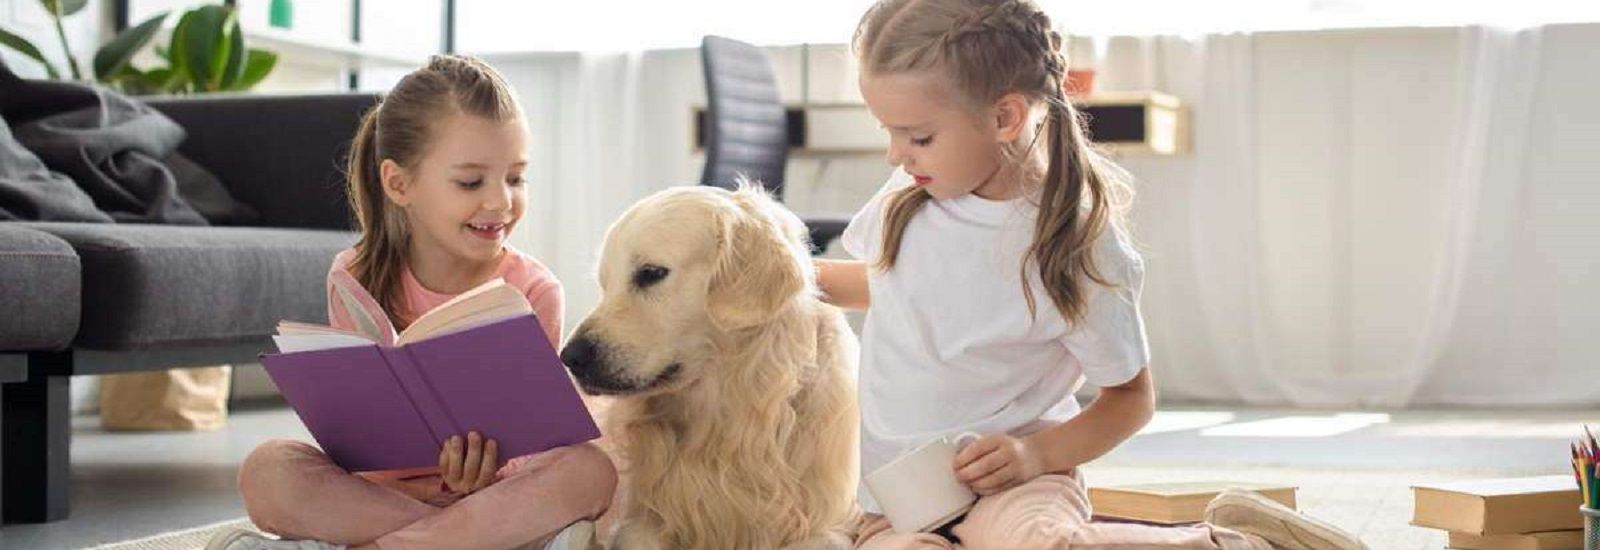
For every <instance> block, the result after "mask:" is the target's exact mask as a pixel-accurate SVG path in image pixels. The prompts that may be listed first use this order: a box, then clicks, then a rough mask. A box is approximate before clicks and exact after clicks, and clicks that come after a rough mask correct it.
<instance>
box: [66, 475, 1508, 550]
mask: <svg viewBox="0 0 1600 550" xmlns="http://www.w3.org/2000/svg"><path fill="white" fill-rule="evenodd" d="M1084 474H1085V477H1086V478H1087V481H1088V482H1089V484H1090V485H1112V484H1121V483H1144V482H1152V483H1153V482H1165V481H1201V480H1217V481H1258V482H1263V483H1284V484H1291V485H1297V486H1299V487H1300V492H1299V494H1298V499H1297V500H1298V501H1299V505H1300V509H1301V511H1304V512H1306V513H1307V514H1310V515H1313V516H1316V517H1318V518H1321V519H1324V520H1327V521H1329V522H1332V523H1333V524H1335V525H1338V526H1340V527H1342V528H1344V529H1347V530H1349V531H1351V532H1353V533H1356V534H1357V535H1359V536H1360V537H1361V538H1362V540H1364V541H1366V542H1367V544H1368V545H1370V546H1371V547H1372V548H1374V549H1375V550H1390V549H1393V550H1436V549H1440V548H1444V546H1445V536H1444V533H1443V532H1440V531H1435V530H1432V529H1423V528H1419V527H1413V526H1411V525H1410V523H1409V522H1410V521H1411V489H1410V487H1411V484H1413V483H1421V482H1431V481H1443V480H1451V479H1469V478H1474V477H1501V476H1503V475H1504V473H1503V472H1500V473H1489V472H1472V471H1457V472H1412V471H1395V470H1342V471H1339V470H1316V469H1310V468H1305V467H1296V468H1279V467H1261V466H1220V467H1219V466H1207V467H1170V468H1165V467H1149V466H1137V467H1136V466H1115V465H1111V466H1091V467H1087V468H1085V469H1084ZM232 527H246V528H251V527H253V526H252V525H251V524H250V522H249V521H246V520H244V519H239V520H235V521H229V522H223V523H217V524H212V525H206V526H202V527H196V528H192V529H186V530H183V531H176V532H172V533H165V534H161V535H157V536H153V537H148V538H143V539H138V540H133V541H128V542H121V543H116V544H110V545H106V546H100V547H97V550H197V549H201V548H204V547H205V544H206V541H207V540H210V538H211V535H212V534H214V533H216V532H218V531H221V530H223V529H227V528H232Z"/></svg>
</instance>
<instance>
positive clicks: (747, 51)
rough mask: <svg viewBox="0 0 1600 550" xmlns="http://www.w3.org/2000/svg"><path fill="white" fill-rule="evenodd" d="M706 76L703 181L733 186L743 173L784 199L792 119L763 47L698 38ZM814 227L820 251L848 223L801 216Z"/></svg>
mask: <svg viewBox="0 0 1600 550" xmlns="http://www.w3.org/2000/svg"><path fill="white" fill-rule="evenodd" d="M700 60H701V63H702V65H703V66H704V68H705V75H706V99H707V101H706V121H705V146H706V167H705V171H704V172H702V173H701V176H700V184H701V185H713V186H716V187H721V188H724V189H733V188H734V187H736V186H737V185H738V183H737V181H738V178H739V176H740V175H743V176H745V177H746V178H749V179H750V180H751V181H755V182H759V183H760V184H761V186H762V187H765V188H766V189H767V191H769V192H771V193H772V195H773V196H774V197H776V198H777V199H778V200H780V201H781V200H783V168H784V165H785V164H787V163H788V162H789V121H788V115H787V114H786V113H785V112H784V107H783V102H782V101H781V100H779V99H778V79H777V77H775V76H773V74H772V64H771V62H770V61H768V60H767V54H766V53H763V52H762V51H761V49H759V48H757V47H755V46H753V45H750V44H746V43H744V42H740V41H738V40H734V39H731V38H723V37H721V36H707V37H705V39H704V40H703V41H702V42H701V43H700ZM801 219H802V220H803V221H805V224H806V228H807V229H809V230H810V232H811V252H812V253H813V254H821V253H822V252H823V251H824V250H827V248H828V244H829V243H832V242H833V240H834V239H837V238H839V235H840V234H841V233H844V228H845V226H846V225H848V224H849V223H850V219H849V218H848V217H843V216H827V217H821V216H807V215H801Z"/></svg>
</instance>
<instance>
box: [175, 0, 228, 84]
mask: <svg viewBox="0 0 1600 550" xmlns="http://www.w3.org/2000/svg"><path fill="white" fill-rule="evenodd" d="M232 16H233V12H232V11H231V10H229V9H228V8H225V7H222V6H220V5H210V6H201V7H198V8H195V9H193V10H191V11H190V12H189V13H188V14H185V15H184V18H185V19H188V18H191V17H192V18H193V21H191V22H190V24H189V28H188V32H187V33H186V34H185V35H184V37H183V49H182V55H183V56H184V57H185V60H184V67H185V68H187V69H188V71H189V76H190V77H191V81H192V82H193V83H194V84H195V85H196V88H198V89H200V90H215V89H217V84H219V83H220V82H221V80H222V70H223V68H224V67H226V66H227V62H228V59H227V48H228V46H229V45H230V44H228V41H227V40H226V39H225V38H226V36H225V34H224V33H225V32H226V31H225V28H226V27H227V25H228V24H229V23H230V22H232V19H233V17H232Z"/></svg>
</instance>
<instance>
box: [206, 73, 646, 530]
mask: <svg viewBox="0 0 1600 550" xmlns="http://www.w3.org/2000/svg"><path fill="white" fill-rule="evenodd" d="M525 139H526V129H525V128H524V126H523V123H522V112H521V109H520V107H519V106H518V105H517V101H516V98H515V95H514V92H513V91H512V89H511V87H510V86H509V85H508V84H506V82H505V81H504V80H503V79H502V78H501V76H500V75H499V74H498V73H497V72H495V71H494V69H492V68H490V67H489V66H487V65H485V64H483V63H482V62H480V61H478V60H476V59H472V58H469V57H460V56H451V55H446V56H436V57H434V58H433V59H431V60H430V61H429V63H428V66H427V67H425V68H422V69H419V70H417V71H416V72H413V73H411V74H410V75H407V76H406V77H405V78H403V79H402V80H401V81H400V82H399V84H396V85H395V87H394V89H393V90H392V91H390V92H389V94H388V95H387V97H385V98H384V99H383V101H382V103H380V104H379V105H378V106H377V107H375V108H373V109H372V110H371V111H370V112H368V113H367V115H366V117H365V119H364V120H363V121H362V123H361V128H360V131H359V132H358V133H357V135H356V137H355V142H354V144H353V146H352V148H351V153H350V161H349V167H348V172H349V195H350V202H351V206H352V208H353V209H354V211H355V213H356V219H357V221H358V223H359V225H360V231H361V237H360V240H359V241H357V243H356V245H355V247H354V248H351V249H349V250H346V251H344V252H342V253H340V254H339V255H338V256H337V257H336V258H335V259H334V262H333V266H332V268H331V270H330V277H332V276H333V275H334V274H337V273H341V272H343V273H348V274H350V275H353V276H354V278H355V279H356V280H357V281H359V282H360V283H361V285H362V286H363V287H364V288H365V289H366V290H367V291H369V292H370V294H371V295H372V296H373V297H375V298H376V299H377V301H378V302H379V305H381V306H382V309H383V310H384V311H386V312H389V317H390V320H391V321H392V323H393V324H394V326H395V327H396V328H404V327H405V326H407V325H408V324H410V323H411V321H413V320H415V319H417V317H418V316H419V315H421V314H422V313H425V312H427V311H428V310H430V309H432V308H434V307H437V306H439V305H441V304H443V303H445V302H446V301H448V300H449V299H450V298H452V297H453V296H454V295H456V294H458V293H461V292H463V291H466V290H468V289H471V288H473V287H476V286H478V285H479V284H481V283H484V282H486V281H489V280H491V279H494V278H501V279H504V280H505V281H506V282H507V283H509V284H511V285H512V286H515V287H516V288H517V289H519V290H521V291H522V293H523V294H525V295H526V296H527V299H528V302H529V303H530V304H531V305H532V306H533V309H534V311H535V313H536V314H537V316H538V318H539V320H540V321H541V323H542V325H543V329H544V331H545V333H546V334H545V336H547V337H548V338H550V341H551V343H552V344H554V345H559V344H560V335H561V315H562V311H561V308H562V301H561V300H562V297H561V284H560V283H559V282H557V281H556V278H555V276H554V275H553V274H552V273H551V272H550V270H548V269H546V268H545V267H544V266H543V265H541V264H540V263H539V262H538V261H536V260H534V259H533V258H532V257H529V256H528V255H526V254H523V253H522V252H519V251H517V250H515V249H513V248H511V247H510V246H509V245H508V244H506V236H507V235H509V234H510V233H511V229H512V228H513V227H515V226H516V224H517V222H518V221H520V220H521V218H522V214H523V209H524V204H525V202H526V192H525V190H524V188H523V177H522V172H523V169H524V168H525V167H526V164H527V161H526V156H525V153H524V151H525V150H526V147H525V143H526V142H525ZM333 292H334V287H333V286H332V285H331V284H330V285H329V294H330V296H329V318H330V321H331V324H332V325H333V326H334V327H335V328H343V329H355V328H356V327H355V326H354V322H353V321H352V319H351V316H350V314H349V313H348V312H346V311H343V309H342V308H339V307H335V304H338V303H340V301H339V300H337V299H336V297H335V296H333ZM535 337H536V336H535ZM496 446H497V445H496V443H495V441H493V440H488V439H485V438H483V437H481V436H480V435H479V434H477V433H467V434H460V435H457V436H455V437H452V438H451V439H450V440H449V441H448V442H447V443H446V444H445V445H444V448H443V449H441V451H440V453H439V466H438V468H426V469H423V470H411V471H385V472H359V473H351V472H346V471H344V470H343V469H341V468H339V467H338V466H337V465H335V464H334V463H333V462H332V461H331V460H329V459H328V457H327V456H326V455H324V454H323V453H322V452H321V451H320V450H318V449H317V448H315V447H312V446H311V445H308V444H305V443H301V442H298V441H271V442H267V443H265V444H262V445H261V446H260V447H258V448H256V450H255V451H254V452H252V453H251V454H250V456H249V457H248V458H246V459H245V462H244V465H243V466H242V467H241V470H240V476H239V491H240V493H241V494H242V496H243V498H244V502H245V507H246V508H247V509H248V511H249V514H250V519H251V521H253V522H254V523H255V524H256V525H257V526H259V527H261V528H262V529H264V530H266V531H269V532H272V533H275V534H277V535H280V536H282V537H284V540H274V539H270V538H267V537H263V536H260V535H257V534H255V533H254V532H251V531H245V530H237V531H232V532H227V533H222V534H219V535H218V536H217V537H216V538H214V539H213V540H212V544H211V548H218V549H222V548H226V549H230V550H244V549H279V548H282V549H291V548H292V549H312V548H338V547H342V546H350V547H358V548H460V549H466V548H485V549H490V548H493V549H499V548H525V547H533V548H541V547H544V548H567V547H571V548H587V547H588V544H589V542H590V541H591V540H592V537H593V530H594V525H593V523H592V522H591V520H593V519H594V518H597V517H598V516H599V515H600V514H601V513H602V512H604V511H605V509H606V507H607V506H608V505H609V504H610V503H611V498H612V491H613V489H614V488H615V486H616V470H615V469H614V468H613V466H612V464H611V462H610V460H609V459H608V458H607V457H606V455H605V453H603V452H602V451H600V450H599V449H598V448H597V447H596V446H594V445H593V444H588V443H586V444H581V445H574V446H570V447H562V448H557V449H553V450H551V451H548V452H544V453H539V454H534V455H529V456H523V457H516V458H512V459H511V460H510V461H508V462H507V463H506V464H505V465H504V466H500V465H499V464H498V463H499V459H500V458H501V457H500V456H498V454H497V449H496Z"/></svg>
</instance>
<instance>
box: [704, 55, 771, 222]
mask: <svg viewBox="0 0 1600 550" xmlns="http://www.w3.org/2000/svg"><path fill="white" fill-rule="evenodd" d="M700 60H701V63H702V64H703V66H704V68H705V77H706V121H705V149H706V166H705V171H704V172H702V173H701V176H700V184H701V185H714V186H717V187H722V188H726V189H732V188H733V187H734V186H736V185H737V178H738V176H739V175H741V174H742V175H744V176H745V177H748V178H750V179H751V180H754V181H758V182H760V183H761V184H762V186H764V187H766V188H767V190H768V191H770V192H771V193H772V194H773V195H774V196H776V197H778V198H779V199H780V200H781V199H782V198H783V167H784V164H786V163H787V162H788V161H789V128H788V120H787V115H786V114H785V113H784V108H783V102H782V101H781V100H780V99H779V98H778V80H777V78H776V77H775V76H773V73H772V63H771V62H770V61H769V60H768V59H767V55H766V53H764V52H762V51H761V49H760V48H757V47H755V46H753V45H751V44H747V43H744V42H740V41H738V40H733V39H731V38H723V37H720V36H707V37H705V39H704V40H703V41H702V42H701V44H700Z"/></svg>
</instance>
